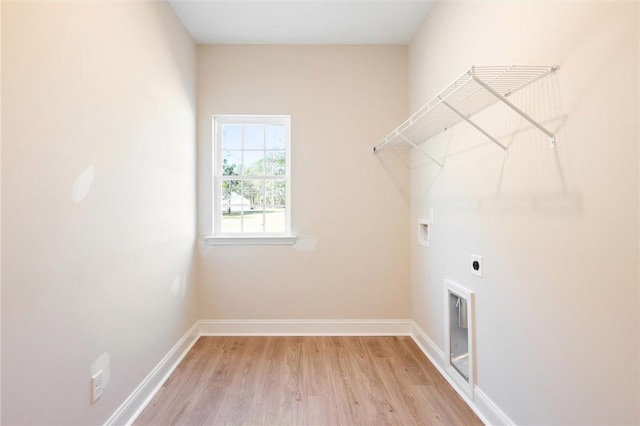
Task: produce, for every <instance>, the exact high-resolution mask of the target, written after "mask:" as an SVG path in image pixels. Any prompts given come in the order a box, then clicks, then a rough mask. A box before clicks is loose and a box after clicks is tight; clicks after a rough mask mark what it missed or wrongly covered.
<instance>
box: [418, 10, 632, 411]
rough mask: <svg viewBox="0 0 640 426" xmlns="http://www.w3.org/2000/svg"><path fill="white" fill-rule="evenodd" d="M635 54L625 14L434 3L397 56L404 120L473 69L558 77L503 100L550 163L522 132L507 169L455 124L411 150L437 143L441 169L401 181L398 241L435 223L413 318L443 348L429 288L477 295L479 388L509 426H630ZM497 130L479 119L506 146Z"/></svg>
mask: <svg viewBox="0 0 640 426" xmlns="http://www.w3.org/2000/svg"><path fill="white" fill-rule="evenodd" d="M638 40H639V34H638V4H637V3H636V2H626V3H616V2H584V3H582V2H442V3H438V4H437V5H436V6H435V7H434V8H433V10H432V11H431V13H430V15H429V16H428V17H427V19H426V21H425V22H424V24H423V26H422V28H421V30H420V31H419V33H418V34H417V35H416V37H415V38H414V40H413V42H412V43H411V45H410V50H409V62H410V87H411V94H410V96H411V105H412V109H413V110H415V109H416V108H418V107H419V106H420V105H421V104H422V103H424V102H425V101H426V100H427V99H428V98H429V97H431V96H433V95H435V94H436V93H437V92H438V91H439V90H440V89H442V88H444V86H445V85H446V84H448V83H449V82H451V81H452V80H453V79H454V78H455V77H457V76H458V75H460V74H461V73H462V72H463V71H465V70H466V69H467V68H468V67H469V66H470V65H472V64H475V65H507V64H523V65H552V64H560V66H561V68H560V70H559V71H558V72H557V74H556V75H555V76H552V77H549V78H547V79H545V80H544V81H540V82H539V84H536V85H534V86H532V87H531V88H530V89H527V91H525V93H523V94H521V95H518V96H517V97H516V98H514V99H517V100H518V102H521V103H522V105H523V106H525V107H526V109H527V110H529V111H532V112H534V113H535V115H536V116H538V117H540V118H541V120H543V121H544V122H545V125H547V126H549V127H550V128H552V129H554V130H555V131H557V132H558V146H557V148H556V149H555V150H553V149H550V148H549V146H548V144H547V142H546V139H545V138H544V137H543V136H542V135H541V134H540V133H538V132H536V131H535V130H526V131H520V132H516V133H514V134H512V135H508V136H509V137H505V138H503V140H504V141H507V142H508V143H511V144H512V145H511V146H512V149H511V150H510V156H509V159H507V160H505V159H504V157H503V154H502V151H501V150H500V149H499V148H497V147H496V146H494V145H493V144H491V143H490V142H487V140H486V139H485V138H484V137H483V136H482V135H480V134H479V133H477V132H475V131H474V130H473V129H470V128H469V126H466V125H465V124H460V125H458V126H456V127H455V128H453V129H452V130H451V131H449V132H446V133H445V134H443V135H442V136H440V137H438V138H436V139H435V140H433V141H431V142H429V143H428V145H427V146H426V147H425V149H427V150H433V153H437V152H442V151H440V150H443V149H444V148H443V147H446V146H447V144H448V149H449V155H448V157H447V160H446V165H445V167H444V169H443V170H442V171H441V172H439V168H438V167H437V166H433V165H429V166H426V167H423V168H418V169H416V170H414V171H413V173H412V176H411V184H412V213H411V224H410V228H411V229H414V228H415V225H414V224H415V223H416V221H417V218H418V217H421V216H424V215H426V214H427V212H428V210H429V208H434V210H435V223H434V226H433V227H432V242H431V247H430V248H429V249H425V248H422V247H418V246H417V244H416V241H415V238H414V239H413V241H412V259H413V262H412V277H413V278H412V312H413V316H414V319H415V320H416V321H417V323H418V324H419V325H420V326H421V327H422V328H423V329H424V330H425V331H426V332H427V334H428V335H429V336H430V337H431V338H432V339H433V340H434V341H435V343H436V344H437V345H438V346H440V348H443V344H444V338H443V306H442V285H443V283H442V282H443V279H444V278H445V277H449V278H451V279H453V280H454V281H456V282H458V283H459V284H461V285H463V286H466V287H468V288H470V289H471V290H473V291H475V292H476V295H477V307H476V321H477V332H476V337H477V380H478V382H477V383H478V385H479V388H480V389H482V390H483V391H484V392H485V393H486V394H487V395H488V396H489V397H490V398H491V399H492V400H493V401H494V402H495V403H496V404H497V405H498V406H499V407H500V408H501V409H502V410H503V411H504V412H505V413H506V414H507V415H508V416H509V417H510V418H511V419H512V420H513V421H515V422H516V423H517V424H638V423H639V422H640V414H639V404H640V393H639V389H638V386H639V383H638V377H639V362H640V354H639V352H638V351H639V335H640V330H639V321H638V320H639V317H638V308H639V305H638V300H639V294H638V287H639V286H638V282H639V280H638V257H639V256H638V255H639V252H638V218H639V211H638V140H639V136H640V135H639V131H638V115H639V107H638V102H639V101H638V90H639V85H638V76H639V68H638V62H639V58H638V51H639V42H638ZM505 117H507V118H506V120H507V121H506V123H507V124H506V125H504V124H503V123H504V122H503V121H501V120H505ZM508 117H509V116H506V115H504V114H503V111H501V110H499V109H493V110H490V111H487V112H486V113H485V114H481V115H480V116H479V117H478V120H479V121H481V122H482V123H484V124H485V125H487V126H488V127H489V128H490V129H493V130H494V131H495V132H496V133H497V134H498V135H502V136H504V135H505V133H508V132H509V131H510V130H513V129H514V128H517V127H518V126H519V125H520V124H521V123H520V124H518V123H517V121H513V119H511V118H508ZM525 127H526V126H525ZM414 155H415V154H414ZM414 161H417V160H416V159H415V158H414ZM412 236H413V233H412ZM470 253H477V254H480V255H482V256H484V270H485V271H484V274H485V276H484V278H482V279H479V278H475V277H472V275H471V274H470V273H469V255H470Z"/></svg>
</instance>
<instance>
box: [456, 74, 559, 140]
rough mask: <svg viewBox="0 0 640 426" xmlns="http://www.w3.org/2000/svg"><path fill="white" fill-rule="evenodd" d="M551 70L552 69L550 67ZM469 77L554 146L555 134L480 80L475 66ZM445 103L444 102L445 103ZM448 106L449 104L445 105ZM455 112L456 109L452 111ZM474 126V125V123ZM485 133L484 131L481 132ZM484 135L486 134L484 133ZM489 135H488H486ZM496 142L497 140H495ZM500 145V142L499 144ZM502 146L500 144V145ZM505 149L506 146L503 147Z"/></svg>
mask: <svg viewBox="0 0 640 426" xmlns="http://www.w3.org/2000/svg"><path fill="white" fill-rule="evenodd" d="M552 70H554V69H553V68H552ZM471 78H472V79H473V81H475V82H476V83H478V84H479V85H480V86H482V87H483V88H484V89H485V90H486V91H487V92H489V93H491V94H492V95H493V96H495V97H496V98H498V99H499V100H500V101H501V102H502V103H504V104H505V105H506V106H508V107H509V108H511V109H512V110H513V111H515V112H516V113H517V114H519V115H520V116H521V117H522V118H524V119H525V120H527V121H528V122H529V123H531V124H532V125H533V126H535V127H537V128H538V129H539V130H540V131H541V132H542V133H544V134H545V135H547V136H548V137H549V145H550V146H551V147H552V148H554V147H555V146H556V137H555V135H554V134H553V133H552V132H550V131H549V130H547V129H546V128H545V127H544V126H543V125H542V124H540V123H538V122H537V121H536V120H534V119H533V118H531V116H529V115H528V114H527V113H525V112H524V111H522V110H521V109H520V108H518V107H517V106H515V105H514V104H512V103H511V102H510V101H509V100H508V99H507V98H505V97H504V96H502V95H501V94H500V93H498V92H496V91H495V90H493V89H492V88H491V87H490V86H489V85H488V84H486V83H485V82H484V81H482V80H480V79H479V78H478V77H477V76H476V73H475V67H471ZM445 104H446V103H445ZM447 106H449V105H447ZM449 108H451V107H450V106H449ZM454 112H456V111H454ZM462 118H463V119H464V120H466V121H467V122H468V123H471V122H470V121H469V120H467V119H466V118H465V117H462ZM472 125H473V124H472ZM474 127H476V126H475V125H474ZM476 128H477V129H478V130H480V131H481V132H483V131H482V130H481V129H480V128H478V127H476ZM483 133H485V132H483ZM485 135H486V136H488V135H487V134H486V133H485ZM488 137H490V136H488ZM492 140H493V141H494V142H496V141H495V139H493V138H492ZM496 143H497V142H496ZM499 145H500V144H499ZM501 146H502V145H501ZM504 149H506V148H504Z"/></svg>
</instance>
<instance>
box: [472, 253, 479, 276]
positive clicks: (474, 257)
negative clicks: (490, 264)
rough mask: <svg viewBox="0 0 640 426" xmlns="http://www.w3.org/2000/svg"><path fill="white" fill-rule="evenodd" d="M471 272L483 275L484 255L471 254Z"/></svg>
mask: <svg viewBox="0 0 640 426" xmlns="http://www.w3.org/2000/svg"><path fill="white" fill-rule="evenodd" d="M471 273H472V274H473V275H476V276H478V277H482V256H478V255H477V254H472V255H471Z"/></svg>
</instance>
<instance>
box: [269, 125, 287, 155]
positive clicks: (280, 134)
mask: <svg viewBox="0 0 640 426" xmlns="http://www.w3.org/2000/svg"><path fill="white" fill-rule="evenodd" d="M266 133H267V142H266V144H267V149H285V148H286V146H285V144H286V129H285V126H283V125H281V124H278V125H271V126H267V129H266Z"/></svg>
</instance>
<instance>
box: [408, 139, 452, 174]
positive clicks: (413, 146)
mask: <svg viewBox="0 0 640 426" xmlns="http://www.w3.org/2000/svg"><path fill="white" fill-rule="evenodd" d="M400 137H402V139H404V141H405V142H406V143H408V144H409V145H411V147H412V148H415V149H416V150H418V151H420V152H421V153H423V154H424V155H425V157H427V158H428V159H429V160H431V161H433V162H434V163H436V164H437V165H438V166H440V167H441V168H442V167H444V164H443V163H441V162H439V161H438V160H436V159H435V158H433V157H432V156H430V155H429V154H427V153H426V152H424V151H423V150H421V149H420V148H418V145H416V144H414V143H413V142H411V141H410V140H409V138H407V137H406V136H405V135H400Z"/></svg>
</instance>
